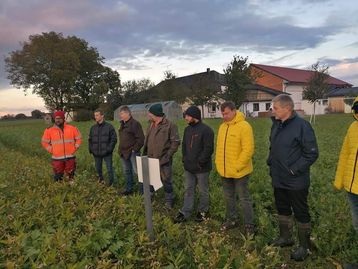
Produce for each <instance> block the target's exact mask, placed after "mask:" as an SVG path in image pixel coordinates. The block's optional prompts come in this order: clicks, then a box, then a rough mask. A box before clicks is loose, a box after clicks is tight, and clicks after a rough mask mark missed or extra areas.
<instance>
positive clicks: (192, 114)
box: [184, 106, 201, 124]
mask: <svg viewBox="0 0 358 269" xmlns="http://www.w3.org/2000/svg"><path fill="white" fill-rule="evenodd" d="M184 119H185V121H186V122H187V123H188V124H194V123H197V122H199V121H201V111H200V109H199V108H198V107H196V106H190V107H189V108H188V109H187V110H186V111H185V112H184Z"/></svg>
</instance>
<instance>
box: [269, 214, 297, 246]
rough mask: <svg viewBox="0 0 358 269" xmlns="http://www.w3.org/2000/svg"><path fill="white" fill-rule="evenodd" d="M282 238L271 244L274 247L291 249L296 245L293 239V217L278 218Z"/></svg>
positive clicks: (280, 216) (281, 216) (282, 216)
mask: <svg viewBox="0 0 358 269" xmlns="http://www.w3.org/2000/svg"><path fill="white" fill-rule="evenodd" d="M278 223H279V228H280V236H279V237H278V238H276V239H275V240H273V241H272V242H271V245H272V246H274V247H290V246H293V245H294V243H295V242H294V241H293V239H292V227H293V220H292V217H291V216H284V215H279V216H278Z"/></svg>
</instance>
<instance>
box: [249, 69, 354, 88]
mask: <svg viewBox="0 0 358 269" xmlns="http://www.w3.org/2000/svg"><path fill="white" fill-rule="evenodd" d="M251 65H252V66H254V67H256V68H258V69H261V70H263V71H266V72H268V73H271V74H273V75H275V76H278V77H280V78H282V79H284V80H287V81H288V82H296V83H306V82H307V81H308V80H309V79H310V78H311V76H312V74H313V71H310V70H303V69H295V68H288V67H279V66H271V65H263V64H251ZM328 84H331V85H337V86H338V85H339V86H352V85H351V84H349V83H348V82H345V81H343V80H340V79H337V78H334V77H332V76H329V78H328Z"/></svg>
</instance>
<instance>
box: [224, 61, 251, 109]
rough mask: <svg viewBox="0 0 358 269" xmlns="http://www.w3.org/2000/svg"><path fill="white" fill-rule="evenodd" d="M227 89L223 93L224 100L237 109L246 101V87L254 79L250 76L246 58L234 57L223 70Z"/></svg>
mask: <svg viewBox="0 0 358 269" xmlns="http://www.w3.org/2000/svg"><path fill="white" fill-rule="evenodd" d="M224 74H225V79H226V84H227V89H226V90H225V92H224V93H223V97H224V99H226V100H231V101H233V102H234V103H235V105H236V107H237V108H239V107H240V106H241V104H242V102H243V101H244V100H245V99H246V91H247V87H248V86H249V85H251V84H253V83H254V81H255V79H256V77H255V75H253V74H252V72H251V69H250V65H249V63H248V57H241V56H236V55H235V56H234V58H233V60H232V61H231V62H230V64H229V65H228V66H227V67H226V68H225V69H224Z"/></svg>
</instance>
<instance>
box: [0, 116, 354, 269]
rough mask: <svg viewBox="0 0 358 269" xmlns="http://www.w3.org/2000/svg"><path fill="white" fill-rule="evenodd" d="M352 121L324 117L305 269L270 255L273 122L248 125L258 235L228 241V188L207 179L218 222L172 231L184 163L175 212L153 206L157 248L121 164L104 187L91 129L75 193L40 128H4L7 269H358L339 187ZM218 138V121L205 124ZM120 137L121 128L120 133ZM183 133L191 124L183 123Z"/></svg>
mask: <svg viewBox="0 0 358 269" xmlns="http://www.w3.org/2000/svg"><path fill="white" fill-rule="evenodd" d="M352 120H353V119H352V118H351V116H350V115H324V116H319V117H317V120H316V124H315V125H314V129H315V132H316V136H317V140H318V144H319V150H320V157H319V159H318V161H317V162H316V163H315V164H314V165H313V167H312V173H311V188H310V195H309V204H310V212H311V215H312V224H313V231H312V238H313V240H314V243H315V245H316V247H317V249H316V250H314V251H313V254H312V255H311V256H310V257H309V258H308V259H307V260H306V261H304V262H301V263H296V262H292V261H290V259H289V254H290V251H291V248H288V249H277V248H272V247H270V246H267V244H268V242H269V241H270V240H271V239H272V238H273V237H275V236H276V235H277V223H276V212H275V208H274V203H273V193H272V187H271V179H270V177H269V175H268V168H267V166H266V157H267V154H268V146H269V143H268V135H269V131H270V126H271V123H270V120H269V119H250V120H249V121H250V123H251V124H252V126H253V129H254V134H255V143H256V148H255V155H254V172H253V174H252V175H251V177H250V190H251V194H252V197H253V200H254V206H255V207H254V210H255V216H256V223H257V226H258V234H257V236H256V237H255V238H246V237H244V236H243V235H242V234H241V232H242V231H243V229H242V227H240V228H239V229H237V230H233V231H229V232H225V233H224V232H221V231H220V225H221V222H222V221H223V219H224V216H225V206H224V201H223V191H222V186H221V180H220V177H219V176H218V174H217V173H216V172H215V171H212V173H211V174H210V198H211V207H210V213H211V219H210V220H209V221H207V222H205V223H201V224H197V223H195V222H188V223H186V224H173V222H172V218H173V217H174V216H175V215H176V213H177V211H178V209H179V208H180V207H181V205H182V198H183V191H184V190H183V167H182V164H181V153H180V151H179V152H178V153H176V155H175V158H174V164H173V165H174V178H173V180H174V189H175V193H176V196H177V199H176V204H175V209H174V210H172V211H167V210H165V209H164V207H163V190H160V191H159V193H158V195H156V196H155V198H154V201H153V212H154V229H155V236H156V240H155V241H154V242H150V241H149V240H148V238H147V235H146V233H145V230H146V229H145V219H144V206H143V201H142V197H140V196H139V195H134V196H131V197H121V196H119V195H118V192H119V191H120V190H122V189H123V187H124V179H123V176H122V173H121V166H120V162H119V157H118V154H114V165H115V170H116V174H117V182H116V184H115V186H114V187H110V188H108V187H105V186H103V185H98V184H97V182H96V175H95V170H94V161H93V158H92V157H91V156H90V155H89V153H88V150H87V149H88V147H87V141H86V138H87V136H88V131H89V127H90V126H91V124H93V122H81V123H76V125H77V126H78V128H79V129H80V131H81V133H82V136H83V138H84V140H83V144H82V146H81V148H80V150H79V152H78V154H77V157H78V170H77V175H76V183H75V184H74V185H68V184H63V183H54V182H53V181H52V179H51V174H52V171H51V167H50V163H49V155H48V154H47V153H46V152H45V150H44V149H42V148H41V145H40V139H41V136H42V133H43V130H44V128H45V125H44V123H43V122H42V121H36V120H35V121H12V122H1V123H0V156H2V157H1V158H0V167H1V169H0V267H1V268H2V267H4V268H40V267H42V268H339V267H337V266H339V263H341V262H342V261H355V262H357V261H358V240H357V239H358V238H357V235H356V234H355V232H354V230H353V227H352V224H351V215H350V211H349V207H348V205H347V202H346V197H345V194H344V192H338V191H336V190H334V188H333V186H332V182H333V179H334V174H335V167H336V164H337V160H338V155H339V151H340V147H341V144H342V141H343V137H344V135H345V132H346V130H347V128H348V126H349V124H350V123H351V122H352ZM205 122H206V123H207V124H209V125H210V126H211V127H212V128H213V129H214V130H215V132H216V131H217V129H218V126H219V124H220V120H218V119H216V120H206V121H205ZM113 124H114V126H115V127H116V128H118V123H117V122H115V123H113ZM177 124H178V126H179V130H180V133H181V137H182V133H183V130H184V128H185V126H186V124H185V122H184V121H178V122H177Z"/></svg>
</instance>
